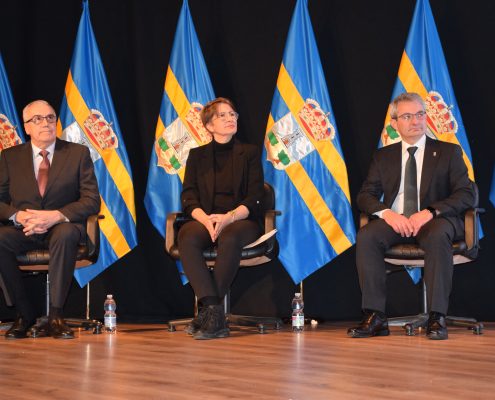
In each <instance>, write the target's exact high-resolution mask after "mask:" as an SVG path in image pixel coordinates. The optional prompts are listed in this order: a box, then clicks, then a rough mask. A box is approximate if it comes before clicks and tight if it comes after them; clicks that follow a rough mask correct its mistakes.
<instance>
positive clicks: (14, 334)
mask: <svg viewBox="0 0 495 400" xmlns="http://www.w3.org/2000/svg"><path fill="white" fill-rule="evenodd" d="M33 323H34V320H27V319H25V318H24V317H20V316H19V317H17V318H16V320H15V321H14V323H13V324H12V326H11V327H10V329H9V330H8V331H7V332H5V339H24V338H27V337H28V331H29V328H30V327H31V325H33Z"/></svg>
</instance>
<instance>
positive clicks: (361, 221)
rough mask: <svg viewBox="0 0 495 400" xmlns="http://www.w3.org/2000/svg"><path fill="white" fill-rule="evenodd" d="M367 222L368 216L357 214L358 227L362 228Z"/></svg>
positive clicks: (368, 220)
mask: <svg viewBox="0 0 495 400" xmlns="http://www.w3.org/2000/svg"><path fill="white" fill-rule="evenodd" d="M368 222H370V216H369V215H368V214H365V213H361V214H359V227H360V228H362V227H363V226H365V225H366V224H367V223H368Z"/></svg>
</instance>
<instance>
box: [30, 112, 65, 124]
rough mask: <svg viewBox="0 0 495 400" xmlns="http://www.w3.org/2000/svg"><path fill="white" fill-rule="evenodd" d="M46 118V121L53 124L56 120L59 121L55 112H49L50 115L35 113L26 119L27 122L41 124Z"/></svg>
mask: <svg viewBox="0 0 495 400" xmlns="http://www.w3.org/2000/svg"><path fill="white" fill-rule="evenodd" d="M44 119H46V122H48V123H49V124H53V123H54V122H55V121H57V116H56V115H55V114H48V115H45V116H43V115H35V116H34V117H32V118H31V119H28V120H27V121H24V123H25V124H27V123H28V122H32V123H33V124H35V125H39V124H41V122H42V121H43V120H44Z"/></svg>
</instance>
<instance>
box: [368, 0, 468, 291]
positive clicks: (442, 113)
mask: <svg viewBox="0 0 495 400" xmlns="http://www.w3.org/2000/svg"><path fill="white" fill-rule="evenodd" d="M404 92H415V93H418V94H419V95H420V96H421V97H422V98H423V100H424V102H425V105H426V114H427V116H426V120H427V128H428V129H427V135H428V136H430V137H431V138H433V139H437V140H442V141H445V142H450V143H455V144H458V145H460V146H461V148H462V152H463V158H464V162H465V163H466V166H467V169H468V173H469V178H470V179H471V180H472V181H474V171H473V163H472V156H471V149H470V147H469V142H468V139H467V136H466V130H465V129H464V124H463V122H462V118H461V113H460V110H459V107H458V105H457V101H456V98H455V95H454V89H453V87H452V82H451V81H450V75H449V70H448V68H447V62H446V61H445V57H444V54H443V50H442V45H441V43H440V37H439V36H438V32H437V28H436V26H435V20H434V19H433V13H432V11H431V7H430V3H429V1H428V0H417V2H416V8H415V10H414V15H413V20H412V23H411V27H410V29H409V35H408V38H407V42H406V47H405V49H404V52H403V53H402V59H401V62H400V66H399V72H398V76H397V81H396V83H395V87H394V90H393V92H392V99H394V98H395V97H397V96H398V95H399V94H401V93H404ZM389 111H390V110H388V111H387V115H386V118H385V126H384V128H383V131H382V133H381V137H380V142H379V144H378V147H382V146H387V145H389V144H392V143H396V142H398V141H400V140H401V138H400V135H399V133H398V132H397V131H395V130H394V128H392V126H391V125H390V113H389ZM408 272H409V275H410V276H411V278H412V279H413V281H414V282H415V283H417V282H419V280H420V277H421V271H420V269H419V268H412V269H408Z"/></svg>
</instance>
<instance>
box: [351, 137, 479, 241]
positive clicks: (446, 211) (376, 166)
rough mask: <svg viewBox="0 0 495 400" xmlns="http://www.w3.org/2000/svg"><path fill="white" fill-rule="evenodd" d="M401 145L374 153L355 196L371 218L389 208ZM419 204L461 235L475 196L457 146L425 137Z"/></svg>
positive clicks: (396, 185) (397, 179)
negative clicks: (464, 218) (431, 209)
mask: <svg viewBox="0 0 495 400" xmlns="http://www.w3.org/2000/svg"><path fill="white" fill-rule="evenodd" d="M401 146H402V145H401V143H396V144H392V145H390V146H385V147H382V148H381V149H379V150H377V151H376V152H375V154H374V156H373V160H372V162H371V167H370V170H369V172H368V176H367V178H366V180H365V181H364V183H363V186H362V187H361V190H360V192H359V193H358V196H357V205H358V208H359V209H360V210H361V211H362V212H365V213H367V214H370V215H371V214H373V213H375V212H378V211H381V210H384V209H386V208H391V207H392V203H393V202H394V199H395V197H396V196H397V193H398V192H399V186H400V178H401V161H402V160H401V157H402V156H401ZM382 195H383V200H381V197H382ZM419 201H420V204H419V207H420V210H423V209H424V208H426V207H433V208H435V209H436V210H438V211H439V212H440V217H442V218H446V219H448V220H449V221H450V222H451V223H452V224H453V225H454V227H455V229H456V234H462V233H463V230H464V228H463V226H464V221H463V216H464V212H465V211H466V210H467V209H468V208H470V207H473V206H474V202H475V194H474V190H473V187H472V183H471V181H470V180H469V177H468V172H467V168H466V165H465V163H464V160H463V159H462V150H461V148H460V147H459V146H458V145H455V144H451V143H446V142H442V141H439V140H433V139H430V138H429V137H427V138H426V144H425V153H424V159H423V169H422V173H421V187H420V189H419Z"/></svg>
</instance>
